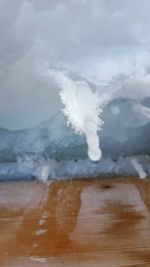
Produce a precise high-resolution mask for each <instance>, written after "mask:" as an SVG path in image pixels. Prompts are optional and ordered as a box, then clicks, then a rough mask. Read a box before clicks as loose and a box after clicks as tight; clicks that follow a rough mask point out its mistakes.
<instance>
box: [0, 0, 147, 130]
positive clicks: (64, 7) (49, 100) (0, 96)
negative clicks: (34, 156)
mask: <svg viewBox="0 0 150 267" xmlns="http://www.w3.org/2000/svg"><path fill="white" fill-rule="evenodd" d="M149 11H150V1H149V0H125V1H121V0H62V1H59V0H26V1H24V0H11V1H10V0H0V126H2V127H6V128H10V129H20V128H24V127H30V126H32V125H36V124H37V123H39V122H40V121H43V120H46V119H49V118H50V117H51V116H52V114H53V113H54V112H55V111H56V110H58V109H59V108H60V99H59V95H58V92H59V90H58V89H57V88H55V86H54V85H53V84H52V83H51V81H48V80H47V79H46V78H45V77H41V76H40V75H39V73H38V71H37V66H38V64H39V62H42V64H43V62H47V63H48V64H49V65H50V66H51V67H55V68H57V67H60V66H61V67H66V68H68V69H71V70H74V71H75V72H77V73H78V74H80V75H83V76H85V77H86V78H88V79H89V80H91V81H92V82H94V83H96V84H101V83H105V82H107V81H109V80H111V79H112V78H113V77H117V76H118V75H120V74H125V75H127V76H131V75H133V74H134V75H133V78H132V83H134V84H135V85H134V86H133V88H132V94H134V90H135V92H136V90H137V88H138V90H139V91H141V94H142V93H143V90H144V91H145V94H144V96H146V95H149V91H150V89H149V85H150V74H149V73H150V49H149V47H150V19H149ZM143 84H144V86H143ZM143 88H144V89H143ZM123 94H125V95H126V94H129V90H128V89H127V90H126V92H123Z"/></svg>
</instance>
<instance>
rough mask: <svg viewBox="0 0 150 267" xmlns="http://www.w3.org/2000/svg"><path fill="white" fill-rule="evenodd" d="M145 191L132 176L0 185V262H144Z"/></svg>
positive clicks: (148, 250) (148, 184)
mask: <svg viewBox="0 0 150 267" xmlns="http://www.w3.org/2000/svg"><path fill="white" fill-rule="evenodd" d="M4 192H5V193H4ZM18 192H19V193H18ZM31 192H32V193H31ZM149 193H150V181H148V180H145V181H140V180H136V179H135V180H133V179H131V180H127V179H120V180H119V179H117V180H115V179H114V180H110V179H108V180H107V179H104V180H103V179H101V180H100V179H94V180H92V179H91V180H82V181H79V180H74V181H59V182H53V183H51V184H50V185H49V186H47V185H44V184H41V183H35V182H34V183H31V182H29V183H12V184H3V185H0V231H1V235H0V263H1V265H0V266H6V267H7V266H13V267H22V266H27V265H28V266H29V267H30V266H33V267H34V266H41V267H42V266H52V267H53V266H57V267H59V266H65V267H66V266H71V267H72V266H73V267H74V266H91V267H92V266H106V267H107V266H120V267H121V266H140V267H141V266H142V267H144V266H150V205H149V203H150V194H149ZM30 203H31V205H30Z"/></svg>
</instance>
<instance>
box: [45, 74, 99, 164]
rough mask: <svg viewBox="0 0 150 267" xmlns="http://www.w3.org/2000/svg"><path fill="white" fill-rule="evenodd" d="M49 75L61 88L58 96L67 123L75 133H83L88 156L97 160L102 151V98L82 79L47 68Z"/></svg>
mask: <svg viewBox="0 0 150 267" xmlns="http://www.w3.org/2000/svg"><path fill="white" fill-rule="evenodd" d="M49 75H50V76H52V77H53V78H54V80H55V82H56V83H57V85H58V86H59V88H60V89H61V91H60V97H61V101H62V103H63V104H64V109H63V113H64V115H65V116H66V117H67V124H68V125H70V126H71V127H72V128H73V129H74V131H75V132H76V133H79V134H85V137H86V141H87V145H88V156H89V158H90V159H91V160H92V161H99V160H100V158H101V156H102V152H101V149H100V140H99V136H98V131H99V130H101V127H102V124H103V121H102V120H101V119H100V114H101V113H102V108H101V103H102V99H101V98H100V97H99V94H98V92H93V91H92V89H91V88H90V86H89V84H88V83H87V82H86V81H84V80H73V79H71V78H70V77H69V76H68V75H67V74H66V73H65V72H64V71H55V70H49Z"/></svg>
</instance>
